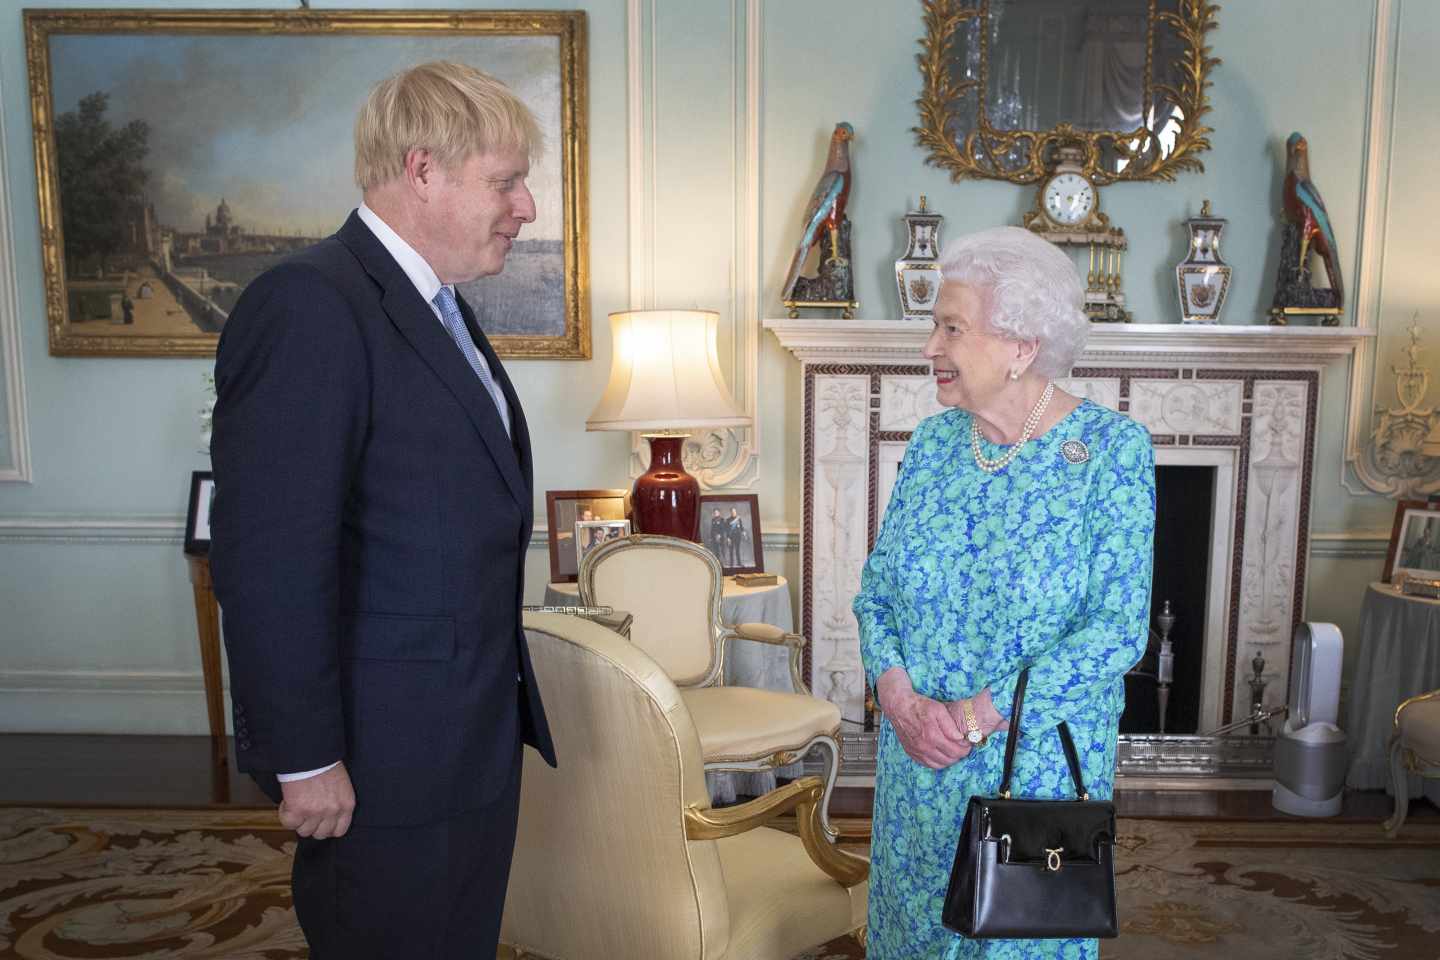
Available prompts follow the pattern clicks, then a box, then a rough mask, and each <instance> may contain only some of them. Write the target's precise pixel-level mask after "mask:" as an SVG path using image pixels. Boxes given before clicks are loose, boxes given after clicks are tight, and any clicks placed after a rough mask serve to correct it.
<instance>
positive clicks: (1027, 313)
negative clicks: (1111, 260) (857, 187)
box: [939, 227, 1090, 378]
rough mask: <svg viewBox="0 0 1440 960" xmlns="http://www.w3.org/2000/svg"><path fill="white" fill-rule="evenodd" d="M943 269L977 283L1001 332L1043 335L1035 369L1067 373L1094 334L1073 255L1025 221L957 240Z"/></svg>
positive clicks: (949, 276)
mask: <svg viewBox="0 0 1440 960" xmlns="http://www.w3.org/2000/svg"><path fill="white" fill-rule="evenodd" d="M939 266H940V275H941V276H942V277H943V278H944V279H945V280H948V281H954V282H956V283H964V284H968V285H970V286H973V287H976V288H978V289H979V290H980V291H981V293H982V295H984V296H985V297H986V298H987V303H988V307H989V310H988V313H989V316H988V319H989V321H990V326H991V327H992V328H993V329H994V330H995V332H996V333H998V334H1000V335H1001V336H1004V337H1009V338H1011V339H1013V340H1036V341H1039V346H1040V349H1039V352H1038V353H1037V354H1035V360H1034V367H1035V370H1036V372H1038V373H1040V374H1043V375H1044V376H1047V377H1052V378H1053V377H1064V376H1067V375H1069V373H1070V368H1071V367H1073V366H1074V365H1075V361H1077V360H1078V359H1080V353H1081V351H1083V350H1084V349H1085V340H1086V338H1087V337H1089V335H1090V318H1089V317H1087V316H1086V315H1085V311H1084V309H1083V308H1084V305H1085V288H1084V286H1083V285H1082V284H1081V282H1080V274H1079V273H1077V272H1076V271H1075V265H1074V264H1073V263H1071V261H1070V258H1069V257H1068V256H1066V255H1065V253H1064V252H1063V251H1062V250H1061V249H1060V248H1059V247H1057V246H1055V245H1054V244H1053V243H1050V242H1049V241H1047V240H1042V239H1041V238H1040V237H1038V236H1036V235H1035V234H1033V233H1031V232H1030V231H1029V230H1026V229H1025V228H1023V227H992V228H991V229H989V230H981V231H979V232H978V233H971V234H967V235H966V236H963V237H959V238H957V239H955V240H952V241H951V242H950V243H947V244H946V245H945V249H944V250H943V251H941V253H940V264H939Z"/></svg>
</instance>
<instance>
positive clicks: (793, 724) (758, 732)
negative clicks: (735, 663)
mask: <svg viewBox="0 0 1440 960" xmlns="http://www.w3.org/2000/svg"><path fill="white" fill-rule="evenodd" d="M680 696H681V697H682V698H683V699H684V701H685V706H687V707H689V708H690V720H691V722H692V723H694V724H695V732H696V733H698V734H699V735H700V753H701V755H702V756H703V757H704V758H705V762H706V763H714V762H715V761H717V760H758V759H760V758H761V757H768V756H770V755H771V754H772V753H776V752H777V751H780V750H796V749H798V748H800V747H802V746H804V745H805V744H806V743H807V742H808V741H809V740H810V739H811V738H812V737H814V736H817V735H819V734H822V733H824V734H834V733H835V732H836V731H837V730H839V729H840V708H839V707H838V706H836V705H835V704H833V703H831V702H830V701H829V700H821V699H819V698H818V697H811V696H807V695H806V694H803V693H782V692H780V691H778V690H756V689H754V688H752V687H700V688H697V689H692V690H681V691H680Z"/></svg>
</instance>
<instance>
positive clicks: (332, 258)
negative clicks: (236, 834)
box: [211, 63, 555, 960]
mask: <svg viewBox="0 0 1440 960" xmlns="http://www.w3.org/2000/svg"><path fill="white" fill-rule="evenodd" d="M538 144H539V133H538V130H537V128H536V125H535V121H534V119H533V117H532V116H531V114H530V112H529V110H528V109H527V108H526V107H525V106H524V104H522V103H521V102H520V101H519V100H518V99H516V98H515V96H514V95H513V94H512V93H511V92H510V91H509V90H508V89H507V88H506V87H505V86H504V85H503V84H501V83H499V82H498V81H496V80H493V79H492V78H490V77H488V76H486V75H485V74H483V73H480V72H479V71H476V70H474V69H471V68H469V67H464V66H460V65H457V64H449V63H432V64H424V65H421V66H419V67H415V68H413V69H411V70H408V71H405V72H403V73H400V74H397V75H396V76H394V77H391V78H389V79H388V80H386V81H383V82H382V83H381V84H379V85H378V86H377V87H376V88H375V90H373V91H372V92H371V95H370V98H369V100H368V101H367V102H366V104H365V106H364V107H363V108H362V110H361V113H360V117H359V119H358V121H357V123H356V127H355V152H356V160H355V176H356V180H357V181H358V183H359V185H360V187H361V190H362V191H363V194H364V203H363V204H362V205H361V206H360V208H359V209H358V210H357V211H355V212H354V213H353V214H352V215H351V216H350V218H349V220H347V221H346V223H345V225H344V226H343V227H341V228H340V231H339V232H338V233H336V234H335V235H334V236H333V237H330V238H329V239H327V240H324V241H321V242H320V243H319V244H317V245H316V246H314V247H311V248H310V249H308V250H306V251H304V252H302V253H299V254H297V255H296V256H294V257H292V258H290V259H289V260H287V261H285V262H284V263H282V264H280V265H279V266H277V267H275V268H274V269H272V270H270V271H269V272H267V273H265V274H264V275H263V276H261V277H259V278H258V279H257V280H255V281H254V282H253V283H252V284H251V285H250V286H249V288H248V289H247V290H246V291H245V293H244V295H243V296H242V297H241V299H240V302H239V303H238V304H237V305H236V307H235V310H234V312H233V313H232V314H231V316H230V318H229V320H228V322H227V323H226V326H225V330H224V333H223V335H222V337H221V341H220V350H219V354H218V357H217V360H216V368H215V369H216V387H217V391H218V401H217V404H216V408H215V420H214V424H215V432H214V441H213V444H212V448H211V451H212V457H213V460H214V467H215V477H216V499H215V507H214V519H213V523H212V538H213V540H212V548H211V564H212V569H213V574H214V581H215V592H216V595H217V596H218V598H219V600H220V605H221V607H222V609H223V612H224V624H225V640H226V648H227V651H228V654H229V659H230V678H231V691H232V695H233V700H234V723H235V741H236V749H237V756H238V758H239V764H240V768H241V769H242V770H245V771H248V772H249V773H251V774H252V775H254V776H255V777H256V779H257V780H258V781H259V782H260V784H261V785H262V787H265V788H266V789H267V791H268V792H269V793H270V795H271V796H272V797H273V798H274V799H275V800H276V801H277V802H278V803H279V804H280V820H281V822H282V823H283V824H284V825H285V826H287V827H290V828H292V829H294V830H295V831H296V833H297V834H299V836H300V840H299V845H298V849H297V851H296V855H295V868H294V876H293V886H294V894H295V909H296V913H297V915H298V917H299V920H300V925H301V927H302V928H303V929H304V932H305V936H306V939H307V940H309V942H310V947H311V954H310V955H311V957H312V958H315V960H357V958H377V960H378V958H405V960H421V958H450V957H461V956H464V957H493V956H494V955H495V946H496V941H497V939H498V936H499V927H500V915H501V908H502V906H503V903H504V897H505V887H506V882H507V879H508V876H509V869H510V860H511V854H512V851H513V847H514V840H515V826H516V818H517V814H518V803H519V790H520V754H521V744H522V742H523V743H528V744H530V745H531V746H533V747H535V748H536V749H537V750H539V751H540V753H541V755H542V756H543V757H544V758H545V759H546V760H547V761H548V762H550V763H551V764H554V762H555V758H554V748H553V746H552V744H551V742H550V735H549V730H548V728H547V727H546V724H545V714H544V710H543V708H542V706H541V703H540V696H539V691H538V690H537V689H536V685H535V678H534V675H533V673H532V672H531V667H530V658H529V655H528V652H527V650H526V645H525V637H524V633H523V631H522V629H521V624H520V603H521V590H522V569H523V563H524V556H525V550H526V547H527V545H528V543H529V540H530V528H531V524H532V511H533V502H532V484H531V459H530V440H529V434H528V432H527V430H526V424H525V416H524V413H523V411H521V409H520V402H519V399H518V398H517V397H516V395H515V390H514V388H513V387H512V386H511V383H510V379H509V377H508V376H506V373H505V370H504V368H503V367H502V366H501V364H500V361H499V359H498V358H497V357H496V356H495V352H494V351H493V350H492V349H491V348H490V344H489V342H488V341H487V340H486V338H485V334H484V333H483V332H482V331H481V329H480V327H479V325H478V324H477V322H476V318H475V316H474V315H473V313H472V312H471V311H470V309H469V308H468V306H467V305H466V304H465V302H464V301H463V300H460V299H459V298H458V296H457V295H456V294H455V293H454V290H453V284H455V283H460V282H464V281H467V280H472V279H474V278H476V277H479V276H485V275H491V274H497V273H499V272H500V271H501V270H502V269H503V268H504V266H505V258H506V254H507V252H508V251H509V250H510V247H511V245H512V244H513V242H514V240H515V237H516V235H517V234H518V233H519V232H520V229H521V227H522V226H523V225H524V224H526V223H529V222H531V221H532V220H533V219H534V217H535V202H534V198H533V197H532V196H531V195H530V191H529V189H528V188H527V186H526V184H525V178H526V175H527V173H528V171H529V167H530V157H531V153H532V150H533V149H534V148H535V147H537V146H538Z"/></svg>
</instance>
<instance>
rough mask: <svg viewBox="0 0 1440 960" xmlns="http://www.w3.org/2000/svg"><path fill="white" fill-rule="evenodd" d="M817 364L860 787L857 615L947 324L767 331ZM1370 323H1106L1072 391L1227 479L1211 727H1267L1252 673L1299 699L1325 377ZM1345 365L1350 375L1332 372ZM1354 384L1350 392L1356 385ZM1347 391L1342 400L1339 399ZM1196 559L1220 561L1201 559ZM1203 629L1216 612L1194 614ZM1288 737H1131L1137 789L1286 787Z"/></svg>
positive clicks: (820, 323)
mask: <svg viewBox="0 0 1440 960" xmlns="http://www.w3.org/2000/svg"><path fill="white" fill-rule="evenodd" d="M765 326H766V327H767V328H769V329H770V331H771V332H772V333H774V335H775V336H776V338H777V339H778V340H779V341H780V343H781V345H783V346H784V347H785V348H786V349H787V350H789V351H790V352H791V353H793V354H794V355H795V356H796V358H797V359H799V360H800V362H801V364H802V365H803V370H804V373H803V391H804V432H805V433H804V444H805V448H804V454H803V460H802V462H803V470H804V490H803V494H802V508H803V524H802V534H801V567H802V569H801V577H802V579H801V588H800V589H801V619H802V632H803V634H804V635H805V636H806V637H807V638H808V639H809V640H810V647H809V649H808V650H807V656H806V672H807V676H808V677H809V678H810V682H811V687H812V689H813V690H814V691H815V694H816V695H817V696H822V697H825V698H827V699H830V700H833V701H835V702H836V703H837V704H839V706H840V708H841V713H842V715H843V716H844V717H845V719H846V720H847V721H851V722H847V723H846V725H845V726H846V728H847V729H846V732H845V734H844V739H845V762H846V771H845V772H846V774H847V778H848V777H849V776H854V775H859V776H862V777H863V776H865V775H867V774H870V773H873V769H874V768H873V763H874V749H875V739H874V734H873V733H867V732H864V731H863V725H862V723H863V718H864V679H863V672H862V668H861V665H860V646H859V631H858V627H857V625H856V622H855V618H854V616H853V615H852V613H851V611H850V604H851V601H852V600H853V599H854V596H855V593H856V592H857V590H858V589H859V581H860V570H861V567H862V566H863V564H864V562H865V558H866V556H867V555H868V553H869V551H870V548H871V546H872V545H873V544H874V540H875V534H876V531H877V529H878V525H879V522H880V519H881V518H882V517H883V516H884V512H885V505H886V503H887V502H888V500H889V496H890V490H891V488H892V486H893V485H894V481H895V476H896V473H897V471H898V468H899V463H900V458H901V456H902V454H903V453H904V449H905V444H906V442H907V441H908V440H909V438H910V433H911V431H913V430H914V428H915V426H916V424H917V423H919V421H920V420H921V419H923V418H924V417H927V416H929V415H931V414H932V413H935V412H936V411H938V410H939V409H940V408H939V407H938V406H937V405H936V403H935V388H934V381H933V379H932V378H931V376H930V368H929V364H928V363H927V362H926V361H924V360H923V359H922V358H921V356H920V349H921V346H922V344H923V343H924V341H925V338H926V337H927V336H928V334H929V332H930V328H929V324H916V323H905V322H895V321H888V322H870V321H861V320H815V319H799V320H767V321H765ZM1372 335H1373V334H1372V333H1371V332H1370V331H1368V330H1363V329H1356V328H1354V327H1341V328H1333V327H1331V328H1322V327H1268V326H1200V325H1194V326H1187V325H1181V324H1125V325H1114V326H1110V325H1097V326H1096V327H1095V328H1094V329H1093V330H1092V331H1091V336H1090V341H1089V344H1088V346H1087V349H1086V351H1085V353H1084V355H1083V357H1082V359H1081V361H1080V363H1079V364H1078V365H1077V366H1076V367H1075V369H1074V370H1073V371H1072V373H1071V376H1070V377H1069V378H1068V379H1067V380H1064V381H1061V385H1062V386H1063V387H1065V389H1067V390H1069V391H1071V392H1072V393H1075V394H1077V395H1080V396H1085V397H1088V398H1090V399H1091V400H1093V401H1094V402H1096V403H1099V404H1102V405H1104V406H1106V407H1110V408H1111V409H1114V410H1118V411H1120V412H1122V413H1125V414H1127V415H1129V416H1131V417H1133V418H1134V419H1136V420H1138V421H1139V422H1140V423H1142V424H1144V425H1145V426H1146V427H1147V428H1149V430H1150V433H1151V436H1152V438H1153V439H1154V442H1155V448H1156V462H1157V463H1159V464H1181V465H1185V464H1189V465H1197V466H1206V467H1212V468H1213V469H1214V471H1215V472H1214V477H1215V491H1214V498H1213V501H1214V516H1213V521H1212V523H1211V530H1212V533H1211V538H1210V543H1209V547H1208V555H1209V558H1210V563H1209V576H1208V587H1207V601H1206V609H1205V610H1204V611H1203V614H1204V621H1205V626H1204V637H1205V651H1204V660H1203V663H1204V666H1203V674H1204V676H1203V679H1202V688H1201V689H1202V696H1201V705H1200V729H1201V730H1202V731H1204V730H1212V729H1214V728H1216V727H1219V726H1221V725H1222V724H1226V723H1230V722H1231V721H1233V720H1238V719H1240V718H1243V717H1245V716H1246V715H1247V714H1249V713H1250V687H1249V685H1248V683H1247V682H1246V678H1247V677H1248V676H1249V675H1250V674H1251V661H1252V659H1253V658H1254V656H1255V655H1256V654H1257V653H1259V654H1261V655H1263V657H1264V659H1265V664H1266V666H1265V671H1264V675H1265V677H1266V678H1267V679H1268V680H1269V683H1268V685H1267V687H1266V692H1265V703H1266V705H1267V706H1269V705H1275V704H1280V703H1283V702H1284V701H1285V696H1286V685H1287V683H1288V677H1289V664H1290V641H1291V634H1292V632H1293V629H1294V626H1295V625H1296V624H1297V623H1298V622H1299V620H1300V616H1301V612H1302V610H1303V609H1304V604H1305V566H1306V559H1307V556H1308V540H1309V524H1310V487H1311V478H1312V476H1313V474H1314V461H1315V430H1316V415H1317V411H1318V409H1319V400H1320V389H1321V380H1322V374H1323V373H1325V372H1326V370H1327V368H1328V369H1329V372H1330V374H1331V375H1332V376H1334V375H1339V376H1341V377H1343V376H1344V375H1345V372H1346V367H1345V365H1343V364H1339V363H1337V361H1341V360H1343V359H1344V358H1346V357H1349V356H1351V355H1353V353H1354V350H1355V348H1356V346H1357V345H1358V344H1359V343H1360V342H1361V340H1363V339H1364V338H1365V337H1367V336H1372ZM1332 364H1335V366H1333V367H1332ZM1342 388H1343V385H1342ZM1331 389H1333V386H1332V387H1331ZM1196 549H1203V545H1197V546H1196ZM1185 614H1186V615H1190V616H1195V615H1198V612H1197V611H1186V612H1185ZM1270 745H1271V743H1270V739H1269V738H1268V737H1264V736H1262V737H1250V736H1246V735H1243V734H1242V735H1240V736H1226V737H1218V738H1216V737H1203V736H1202V737H1175V736H1171V737H1162V736H1149V735H1145V736H1126V737H1122V744H1121V751H1120V760H1119V766H1120V771H1119V772H1120V773H1122V774H1128V775H1131V776H1136V775H1138V776H1145V777H1157V778H1165V777H1174V776H1181V775H1185V774H1197V773H1198V774H1202V775H1205V776H1207V777H1215V776H1226V777H1229V776H1238V777H1247V776H1251V777H1263V776H1268V767H1269V753H1270Z"/></svg>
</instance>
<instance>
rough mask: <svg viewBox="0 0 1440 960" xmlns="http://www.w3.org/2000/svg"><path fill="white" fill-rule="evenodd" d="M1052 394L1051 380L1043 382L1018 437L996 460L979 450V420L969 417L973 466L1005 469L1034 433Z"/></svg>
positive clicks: (987, 469)
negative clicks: (1038, 399) (1043, 384)
mask: <svg viewBox="0 0 1440 960" xmlns="http://www.w3.org/2000/svg"><path fill="white" fill-rule="evenodd" d="M1053 396H1055V384H1054V382H1053V381H1052V382H1050V383H1047V384H1045V392H1044V393H1042V394H1040V401H1039V402H1038V403H1036V404H1035V406H1034V407H1032V408H1030V416H1028V417H1026V418H1025V427H1024V429H1022V430H1021V431H1020V439H1019V440H1017V441H1015V445H1014V446H1012V447H1011V448H1010V449H1009V450H1006V451H1005V453H1004V455H1003V456H1001V457H1000V458H999V459H996V460H991V459H989V458H988V457H986V456H985V454H983V453H981V452H980V422H979V421H978V420H976V419H975V418H974V417H971V419H970V451H971V452H972V453H974V454H975V466H977V467H979V468H980V469H981V470H984V471H985V472H986V473H994V472H995V471H997V470H1003V469H1005V467H1006V466H1008V465H1009V464H1010V461H1011V460H1014V459H1015V455H1016V454H1018V453H1019V452H1020V448H1021V447H1023V446H1025V444H1026V443H1027V442H1028V441H1029V440H1030V437H1031V436H1032V435H1034V433H1035V428H1036V427H1038V426H1039V425H1040V418H1041V417H1042V416H1044V414H1045V408H1046V407H1048V406H1049V405H1050V398H1051V397H1053Z"/></svg>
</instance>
